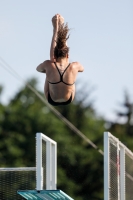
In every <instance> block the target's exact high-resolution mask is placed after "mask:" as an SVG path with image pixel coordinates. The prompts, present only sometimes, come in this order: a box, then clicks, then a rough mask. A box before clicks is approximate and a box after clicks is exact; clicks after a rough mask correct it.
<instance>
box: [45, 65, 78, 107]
mask: <svg viewBox="0 0 133 200" xmlns="http://www.w3.org/2000/svg"><path fill="white" fill-rule="evenodd" d="M54 64H55V66H56V69H57V70H58V72H59V75H60V81H58V82H55V83H52V82H50V81H48V82H49V83H50V84H58V83H60V82H63V83H64V84H66V85H70V86H71V85H73V84H74V83H72V84H69V83H65V82H64V81H63V75H64V73H65V72H66V70H67V69H68V67H69V66H70V64H69V65H68V66H67V67H66V69H65V70H64V72H63V73H62V74H61V73H60V71H59V68H58V67H57V65H56V63H55V62H54ZM71 101H72V94H71V96H70V98H69V99H68V101H65V102H55V101H53V100H52V98H51V96H50V93H49V92H48V102H49V103H50V104H51V105H53V106H59V105H67V104H69V103H71Z"/></svg>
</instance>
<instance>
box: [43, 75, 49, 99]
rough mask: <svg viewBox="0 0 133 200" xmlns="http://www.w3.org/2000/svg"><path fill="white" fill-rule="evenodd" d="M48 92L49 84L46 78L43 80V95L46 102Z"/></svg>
mask: <svg viewBox="0 0 133 200" xmlns="http://www.w3.org/2000/svg"><path fill="white" fill-rule="evenodd" d="M48 92H49V83H48V81H47V78H46V79H45V85H44V94H45V97H46V99H47V100H48Z"/></svg>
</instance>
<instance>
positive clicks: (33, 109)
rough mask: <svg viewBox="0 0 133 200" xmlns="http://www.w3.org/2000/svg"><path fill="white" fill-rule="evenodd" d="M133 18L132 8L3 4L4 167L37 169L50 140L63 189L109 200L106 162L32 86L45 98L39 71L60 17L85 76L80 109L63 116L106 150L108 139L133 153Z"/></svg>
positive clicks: (0, 135) (0, 98)
mask: <svg viewBox="0 0 133 200" xmlns="http://www.w3.org/2000/svg"><path fill="white" fill-rule="evenodd" d="M132 10H133V1H131V0H126V1H125V0H121V1H120V0H117V1H115V0H112V1H105V0H101V1H98V0H95V1H90V0H85V1H76V0H73V1H70V0H67V1H66V0H64V1H56V2H55V1H52V0H49V1H45V0H38V1H35V0H32V1H31V0H28V1H26V0H23V1H17V0H12V1H9V0H6V1H1V2H0V167H12V166H13V167H18V166H30V167H32V166H35V145H34V144H35V141H34V140H35V138H34V137H35V133H36V132H43V133H44V134H46V135H48V137H51V138H52V139H54V140H55V141H57V143H58V188H60V189H62V190H63V191H64V192H66V193H68V195H70V196H72V197H73V198H75V199H76V200H88V199H93V200H102V199H103V156H102V155H100V154H99V152H98V151H96V150H95V149H93V148H92V147H91V146H90V145H88V144H87V143H86V142H85V141H83V140H81V139H80V138H79V136H78V135H76V134H75V133H74V132H73V131H72V130H70V129H69V127H67V126H66V125H65V124H64V123H63V122H62V121H61V120H60V119H58V118H57V117H56V116H55V115H54V114H53V113H52V112H51V110H50V109H49V108H48V107H47V106H46V105H45V104H44V103H43V102H41V101H40V99H39V98H38V97H37V96H36V95H35V94H34V93H33V92H32V91H31V90H29V88H27V87H26V84H27V82H28V83H29V84H30V85H32V87H34V88H35V89H36V90H37V91H38V92H39V93H40V94H41V95H42V96H43V97H44V95H43V88H44V81H45V74H41V73H38V72H37V71H36V67H37V65H39V64H40V63H41V62H43V61H44V60H46V59H49V51H50V43H51V37H52V23H51V18H52V17H53V15H55V14H56V13H60V14H61V15H63V17H64V18H65V21H66V22H68V25H69V27H70V28H71V31H70V38H69V41H68V46H69V47H70V62H73V61H79V62H80V63H81V64H82V65H83V66H84V69H85V70H84V72H83V73H79V75H78V78H77V83H76V84H77V90H76V97H75V101H74V102H73V103H72V104H70V105H68V106H65V107H58V108H57V110H58V111H59V112H61V114H62V115H63V116H65V117H66V118H67V119H68V120H70V121H71V123H72V124H74V125H75V126H76V127H77V128H78V129H79V130H80V131H81V132H83V134H85V135H86V136H87V137H88V138H89V139H90V140H92V141H93V142H94V143H95V144H96V145H97V146H98V147H99V148H101V149H102V150H103V132H104V131H110V132H111V133H112V134H113V135H115V136H116V137H119V138H120V140H121V141H122V142H123V143H124V144H125V145H127V146H128V147H129V148H130V149H131V150H133V147H132V136H133V56H132V55H133V12H132ZM14 71H15V73H17V74H18V75H15V76H14ZM20 76H21V77H22V79H21V78H20ZM27 152H29V153H27ZM81 183H82V184H81ZM0 195H3V194H2V193H0Z"/></svg>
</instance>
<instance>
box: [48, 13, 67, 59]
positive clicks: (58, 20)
mask: <svg viewBox="0 0 133 200" xmlns="http://www.w3.org/2000/svg"><path fill="white" fill-rule="evenodd" d="M59 23H64V18H63V17H62V16H61V15H60V14H56V15H55V16H54V17H53V18H52V24H53V36H52V41H51V47H50V60H51V61H52V62H54V60H55V58H54V48H55V46H56V39H57V33H58V28H59Z"/></svg>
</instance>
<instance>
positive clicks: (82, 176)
mask: <svg viewBox="0 0 133 200" xmlns="http://www.w3.org/2000/svg"><path fill="white" fill-rule="evenodd" d="M29 82H30V84H31V85H32V86H33V87H34V88H36V89H37V80H36V79H34V78H33V79H31V80H30V81H29ZM81 89H82V88H81ZM2 91H3V88H2V86H0V97H1V95H2ZM90 91H91V90H90ZM42 95H43V94H42ZM86 98H87V99H86ZM87 102H88V103H87ZM57 109H58V110H59V111H60V112H61V113H62V115H63V116H65V117H66V118H67V119H68V120H70V121H71V123H72V124H74V125H75V126H76V127H77V128H78V129H79V130H80V131H81V132H83V133H84V134H85V135H86V136H87V137H88V138H89V139H90V140H92V141H93V142H94V143H95V144H96V145H97V146H98V147H99V148H100V149H102V150H103V132H104V131H110V132H111V133H112V134H113V135H115V136H116V137H118V138H120V140H121V141H122V142H123V143H124V144H125V145H127V146H128V147H129V148H130V149H131V150H133V145H132V135H133V103H132V102H131V101H130V99H129V96H128V94H127V92H125V94H124V97H123V102H121V109H120V110H118V111H117V112H116V116H118V120H117V121H116V122H115V123H114V122H113V123H112V122H109V121H106V119H104V118H102V117H100V116H98V115H97V112H96V111H95V109H94V104H93V100H91V92H89V91H86V92H84V93H81V90H80V89H79V91H77V96H76V99H75V101H74V102H73V103H71V104H70V105H68V106H62V107H58V108H57ZM122 117H124V119H125V122H124V123H123V124H120V123H119V119H120V118H122ZM36 132H42V133H44V134H46V135H47V136H48V137H50V138H52V139H53V140H55V141H57V144H58V188H59V189H62V190H63V191H64V192H65V193H67V194H68V195H70V196H72V197H73V198H74V199H76V200H88V199H93V200H103V156H102V155H101V154H100V153H99V152H98V151H97V150H95V149H93V148H92V147H91V146H90V145H88V144H87V143H86V142H85V141H83V140H82V139H81V138H80V137H79V136H78V135H76V134H75V133H74V132H73V131H72V130H70V129H69V128H68V127H67V126H66V125H65V124H64V123H63V122H62V121H61V120H60V119H58V118H57V117H56V116H55V115H54V114H53V113H52V112H51V111H50V110H49V108H48V107H46V106H45V105H44V104H43V103H42V102H41V101H40V100H39V99H38V97H36V95H35V94H34V93H33V92H32V91H30V90H29V89H28V88H27V87H26V86H24V87H23V88H21V89H20V90H19V92H18V93H17V94H16V95H15V96H14V97H13V98H12V99H11V100H10V102H9V103H8V105H3V104H2V103H0V167H23V166H26V167H28V166H29V167H32V166H33V167H34V166H35V134H36Z"/></svg>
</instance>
